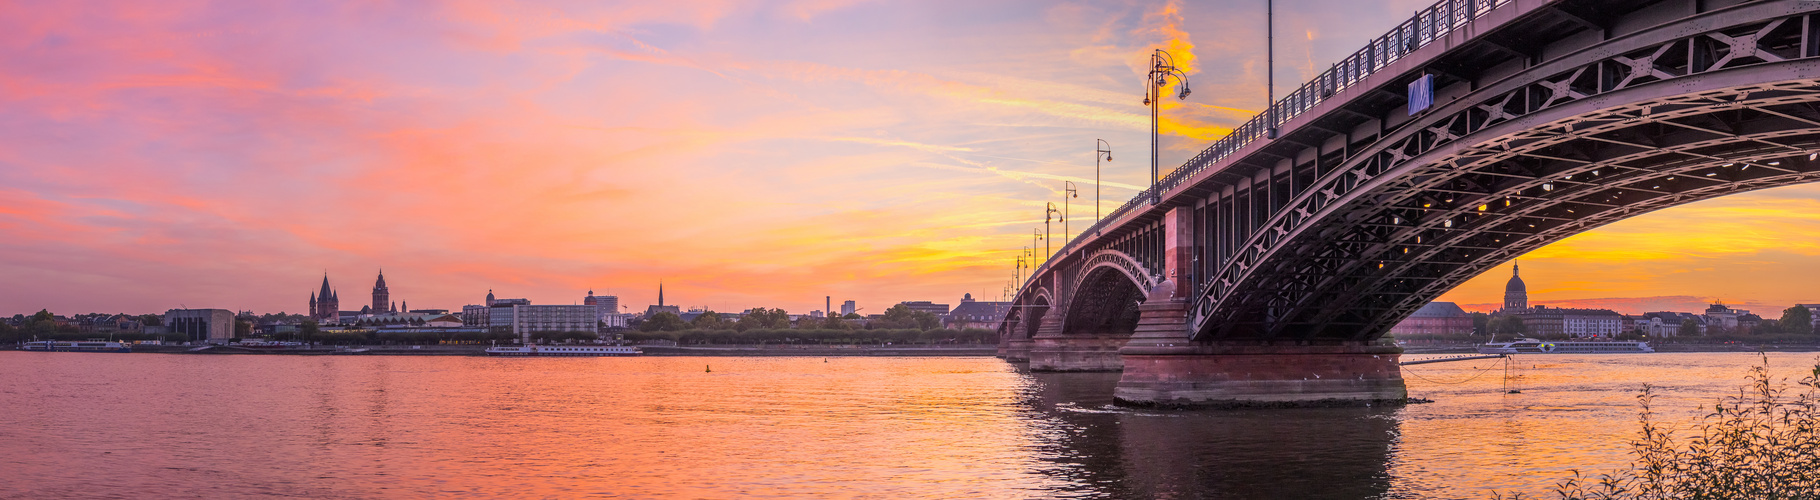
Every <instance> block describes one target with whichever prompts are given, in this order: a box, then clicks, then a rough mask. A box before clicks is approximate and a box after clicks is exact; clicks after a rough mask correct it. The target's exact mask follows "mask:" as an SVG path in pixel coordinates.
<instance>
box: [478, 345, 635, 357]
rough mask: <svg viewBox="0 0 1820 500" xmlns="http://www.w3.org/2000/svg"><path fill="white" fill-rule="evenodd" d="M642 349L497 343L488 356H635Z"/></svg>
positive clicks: (616, 346) (613, 346)
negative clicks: (505, 344) (506, 344)
mask: <svg viewBox="0 0 1820 500" xmlns="http://www.w3.org/2000/svg"><path fill="white" fill-rule="evenodd" d="M640 354H644V351H640V350H638V348H637V347H632V346H629V345H573V346H571V345H516V346H504V345H497V346H493V347H488V348H487V355H488V356H637V355H640Z"/></svg>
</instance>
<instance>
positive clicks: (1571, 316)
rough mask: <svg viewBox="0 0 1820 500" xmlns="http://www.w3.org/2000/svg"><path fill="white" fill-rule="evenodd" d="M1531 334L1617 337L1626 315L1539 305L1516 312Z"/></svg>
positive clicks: (1614, 312)
mask: <svg viewBox="0 0 1820 500" xmlns="http://www.w3.org/2000/svg"><path fill="white" fill-rule="evenodd" d="M1515 315H1516V316H1517V317H1520V318H1523V328H1524V330H1527V331H1528V332H1529V335H1534V336H1543V337H1553V336H1562V335H1565V336H1568V337H1574V338H1587V337H1615V336H1617V335H1618V334H1620V333H1623V332H1624V315H1622V314H1618V312H1617V311H1612V310H1610V309H1564V308H1559V307H1548V306H1536V307H1533V308H1530V309H1529V310H1527V311H1522V312H1518V313H1515Z"/></svg>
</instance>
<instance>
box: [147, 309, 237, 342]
mask: <svg viewBox="0 0 1820 500" xmlns="http://www.w3.org/2000/svg"><path fill="white" fill-rule="evenodd" d="M164 328H165V331H167V332H171V333H179V334H183V336H184V338H185V339H186V340H188V341H190V342H208V343H211V344H226V343H227V342H228V339H231V338H233V337H234V312H233V311H229V310H227V309H171V310H168V311H165V312H164Z"/></svg>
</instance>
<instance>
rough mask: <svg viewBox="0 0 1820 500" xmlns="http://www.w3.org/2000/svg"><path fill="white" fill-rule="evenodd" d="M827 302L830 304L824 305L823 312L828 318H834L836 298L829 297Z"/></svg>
mask: <svg viewBox="0 0 1820 500" xmlns="http://www.w3.org/2000/svg"><path fill="white" fill-rule="evenodd" d="M827 301H828V302H827V303H826V304H823V305H822V312H823V313H825V314H827V315H828V316H834V296H833V295H829V296H827Z"/></svg>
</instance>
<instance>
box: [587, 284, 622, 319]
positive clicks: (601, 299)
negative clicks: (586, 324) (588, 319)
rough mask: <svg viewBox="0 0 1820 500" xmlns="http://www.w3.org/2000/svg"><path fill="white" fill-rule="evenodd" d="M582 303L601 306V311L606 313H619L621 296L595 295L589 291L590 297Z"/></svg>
mask: <svg viewBox="0 0 1820 500" xmlns="http://www.w3.org/2000/svg"><path fill="white" fill-rule="evenodd" d="M581 303H582V304H584V305H590V306H600V309H601V310H602V311H605V312H611V313H615V314H617V313H619V296H616V295H594V291H593V290H588V297H587V298H585V299H582V301H581Z"/></svg>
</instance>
